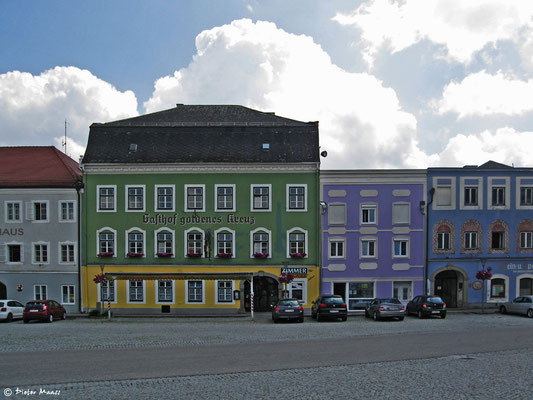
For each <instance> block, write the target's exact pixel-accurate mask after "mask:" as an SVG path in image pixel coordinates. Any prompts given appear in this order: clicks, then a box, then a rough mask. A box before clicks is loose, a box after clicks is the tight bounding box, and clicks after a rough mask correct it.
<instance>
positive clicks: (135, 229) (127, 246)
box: [115, 226, 146, 258]
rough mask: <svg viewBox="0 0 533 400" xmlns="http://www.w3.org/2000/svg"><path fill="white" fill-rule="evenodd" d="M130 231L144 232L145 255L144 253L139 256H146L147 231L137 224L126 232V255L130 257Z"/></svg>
mask: <svg viewBox="0 0 533 400" xmlns="http://www.w3.org/2000/svg"><path fill="white" fill-rule="evenodd" d="M130 233H142V235H143V255H142V257H139V258H146V231H145V230H143V229H141V228H137V227H135V226H134V227H133V228H130V229H128V230H127V231H126V232H125V238H124V257H128V253H129V251H130V242H129V237H128V236H129V234H130ZM115 253H116V251H115Z"/></svg>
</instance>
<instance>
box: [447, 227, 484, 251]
mask: <svg viewBox="0 0 533 400" xmlns="http://www.w3.org/2000/svg"><path fill="white" fill-rule="evenodd" d="M472 233H475V234H476V247H466V235H469V236H470V240H469V242H470V243H471V242H472V235H471V234H472ZM450 242H451V235H450ZM463 248H464V249H465V250H479V231H466V232H464V233H463ZM450 249H451V248H450ZM450 249H447V250H450ZM440 250H444V249H440Z"/></svg>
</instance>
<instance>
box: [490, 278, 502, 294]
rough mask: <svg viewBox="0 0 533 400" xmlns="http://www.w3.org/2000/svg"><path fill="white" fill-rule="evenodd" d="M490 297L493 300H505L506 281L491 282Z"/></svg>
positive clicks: (499, 279)
mask: <svg viewBox="0 0 533 400" xmlns="http://www.w3.org/2000/svg"><path fill="white" fill-rule="evenodd" d="M490 297H491V299H504V298H505V297H506V294H505V279H502V278H496V279H494V278H493V279H491V281H490Z"/></svg>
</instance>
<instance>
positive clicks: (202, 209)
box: [183, 184, 206, 212]
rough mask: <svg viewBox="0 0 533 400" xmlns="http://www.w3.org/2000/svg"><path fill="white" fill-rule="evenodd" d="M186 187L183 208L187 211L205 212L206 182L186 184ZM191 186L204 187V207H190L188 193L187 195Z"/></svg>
mask: <svg viewBox="0 0 533 400" xmlns="http://www.w3.org/2000/svg"><path fill="white" fill-rule="evenodd" d="M184 188H185V191H184V195H183V202H184V204H183V210H184V211H185V212H195V211H196V212H205V197H206V193H205V185H204V184H201V185H200V184H195V185H192V184H191V185H185V186H184ZM189 188H201V189H202V208H201V209H197V208H189V204H188V201H187V199H188V195H187V189H189Z"/></svg>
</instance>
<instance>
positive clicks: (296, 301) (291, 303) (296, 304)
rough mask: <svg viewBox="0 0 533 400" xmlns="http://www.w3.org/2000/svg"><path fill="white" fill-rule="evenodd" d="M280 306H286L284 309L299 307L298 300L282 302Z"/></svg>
mask: <svg viewBox="0 0 533 400" xmlns="http://www.w3.org/2000/svg"><path fill="white" fill-rule="evenodd" d="M279 305H280V306H284V307H291V306H293V307H294V306H298V305H299V304H298V300H281V301H280V302H279Z"/></svg>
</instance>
